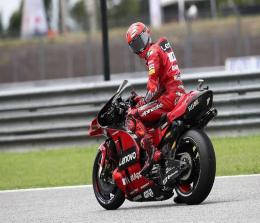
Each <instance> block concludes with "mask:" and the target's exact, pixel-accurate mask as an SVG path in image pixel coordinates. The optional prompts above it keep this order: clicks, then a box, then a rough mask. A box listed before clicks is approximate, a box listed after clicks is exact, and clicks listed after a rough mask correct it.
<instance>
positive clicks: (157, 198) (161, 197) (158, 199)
mask: <svg viewBox="0 0 260 223" xmlns="http://www.w3.org/2000/svg"><path fill="white" fill-rule="evenodd" d="M163 198H164V196H163V195H161V196H160V197H156V198H155V200H157V201H160V200H162V199H163Z"/></svg>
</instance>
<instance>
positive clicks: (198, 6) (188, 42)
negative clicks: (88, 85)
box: [0, 0, 260, 83]
mask: <svg viewBox="0 0 260 223" xmlns="http://www.w3.org/2000/svg"><path fill="white" fill-rule="evenodd" d="M106 3H107V16H108V17H107V22H108V28H109V53H110V69H111V73H112V74H119V73H125V72H137V71H144V69H145V68H144V66H143V64H142V62H141V61H140V60H139V58H137V57H136V56H134V55H133V54H132V53H131V52H130V50H129V49H128V46H127V44H126V43H125V31H126V30H127V28H128V26H129V25H130V24H131V23H133V22H136V21H142V22H144V23H146V24H148V25H149V26H151V27H153V28H152V36H153V40H154V41H155V40H156V39H157V38H158V37H160V36H166V37H167V38H168V39H169V40H170V41H171V42H172V43H173V47H174V50H175V54H176V56H177V59H178V62H179V65H180V67H181V68H182V69H185V68H195V67H200V68H201V67H212V66H214V67H218V69H224V67H223V66H225V63H226V58H229V57H242V56H249V55H258V54H260V38H259V37H260V16H259V14H260V0H107V1H106ZM100 17H101V15H100V1H95V0H11V1H10V0H1V2H0V38H1V39H0V83H10V82H24V81H34V80H47V79H59V78H73V77H86V76H93V75H102V73H103V68H102V63H103V62H102V38H101V22H100ZM118 61H120V63H118ZM259 61H260V60H259V59H257V62H256V65H255V66H259V67H260V65H258V64H260V62H259ZM232 69H235V68H234V67H233V68H232Z"/></svg>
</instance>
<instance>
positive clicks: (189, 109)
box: [188, 99, 199, 111]
mask: <svg viewBox="0 0 260 223" xmlns="http://www.w3.org/2000/svg"><path fill="white" fill-rule="evenodd" d="M198 104H199V100H198V99H197V100H195V101H194V102H193V103H192V104H191V105H190V106H189V107H188V111H191V110H193V109H194V108H195V107H196V106H197V105H198Z"/></svg>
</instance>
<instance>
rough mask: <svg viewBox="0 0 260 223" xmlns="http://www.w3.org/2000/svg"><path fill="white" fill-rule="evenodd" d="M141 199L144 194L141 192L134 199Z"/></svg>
mask: <svg viewBox="0 0 260 223" xmlns="http://www.w3.org/2000/svg"><path fill="white" fill-rule="evenodd" d="M140 199H142V195H141V194H139V195H137V196H135V197H134V198H133V201H138V200H140Z"/></svg>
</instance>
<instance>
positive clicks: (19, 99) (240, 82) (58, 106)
mask: <svg viewBox="0 0 260 223" xmlns="http://www.w3.org/2000/svg"><path fill="white" fill-rule="evenodd" d="M126 76H128V77H129V78H130V79H129V81H130V83H131V84H132V85H133V86H134V88H135V89H136V91H137V92H138V93H139V94H142V93H144V89H145V84H146V81H147V79H146V78H135V77H142V76H144V73H140V74H139V73H135V74H128V75H126ZM182 79H183V82H184V85H185V88H186V89H188V90H192V89H196V86H197V83H198V82H197V80H198V79H204V80H205V86H209V89H212V90H213V92H214V104H215V106H216V108H217V109H218V116H217V118H215V119H214V120H213V121H212V122H210V123H209V125H208V127H207V129H206V131H207V132H208V133H209V134H210V135H211V136H238V135H249V134H260V71H256V72H247V73H245V72H244V73H230V72H226V71H214V72H204V73H198V74H183V75H182ZM57 82H58V81H49V82H48V83H47V84H46V83H45V85H43V84H39V85H37V84H36V85H34V86H33V87H28V86H27V85H24V87H21V86H20V87H16V88H12V89H8V88H6V89H4V90H3V89H2V90H0V101H1V103H0V104H1V106H0V149H1V150H9V149H30V148H32V149H34V148H46V147H64V146H68V147H69V146H75V145H82V144H83V145H86V144H93V143H96V142H97V141H98V140H100V138H90V137H89V136H88V128H89V124H90V121H91V120H92V119H93V118H94V117H95V115H96V114H97V112H98V111H99V109H100V108H101V106H102V105H103V104H104V103H105V102H106V101H107V100H108V99H109V98H110V97H111V96H112V95H113V94H114V92H115V91H116V89H117V88H118V86H119V85H120V84H121V82H122V80H114V81H110V82H95V83H90V82H89V81H88V80H87V79H84V78H83V79H80V80H78V81H74V82H73V81H72V82H70V83H68V82H66V83H63V84H57Z"/></svg>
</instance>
